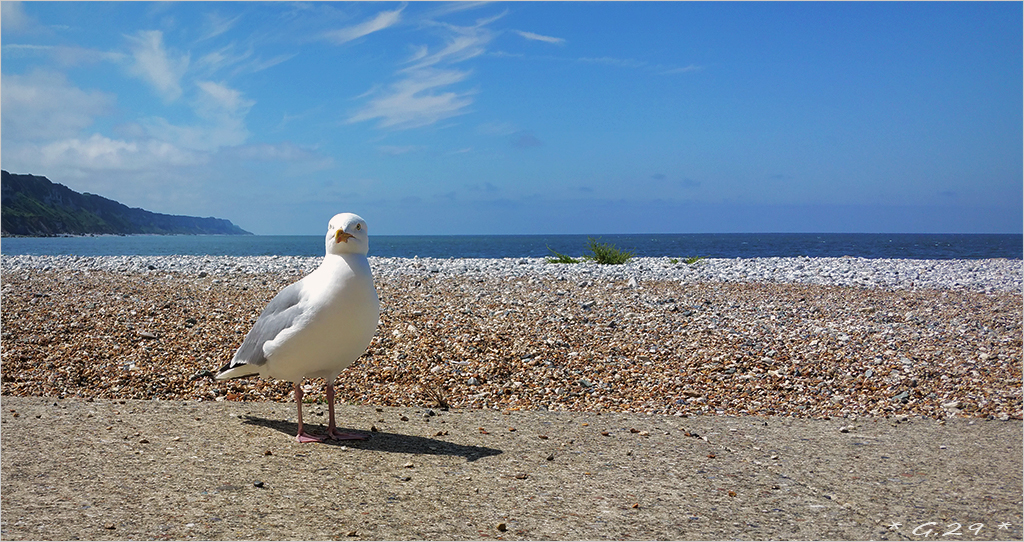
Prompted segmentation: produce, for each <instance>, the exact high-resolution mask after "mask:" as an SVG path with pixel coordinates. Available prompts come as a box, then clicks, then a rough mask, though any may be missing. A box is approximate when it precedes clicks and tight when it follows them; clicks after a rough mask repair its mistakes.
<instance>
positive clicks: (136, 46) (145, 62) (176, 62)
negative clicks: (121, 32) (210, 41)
mask: <svg viewBox="0 0 1024 542" xmlns="http://www.w3.org/2000/svg"><path fill="white" fill-rule="evenodd" d="M125 37H126V38H127V39H128V41H129V47H130V49H131V52H132V58H133V59H134V63H133V64H132V65H131V67H130V68H129V69H130V71H131V73H132V74H133V75H136V76H138V77H140V78H142V79H143V80H144V81H146V82H147V83H149V84H150V85H152V86H153V88H154V89H155V90H156V91H157V93H159V94H160V96H161V97H163V99H164V100H165V101H168V102H171V101H174V100H177V99H178V98H179V97H180V96H181V78H182V77H183V76H184V75H185V71H186V70H188V65H189V55H188V53H185V54H184V55H179V56H174V55H172V53H170V52H169V51H167V49H165V48H164V44H163V33H162V32H160V31H159V30H145V31H140V32H138V33H137V34H135V35H134V36H125Z"/></svg>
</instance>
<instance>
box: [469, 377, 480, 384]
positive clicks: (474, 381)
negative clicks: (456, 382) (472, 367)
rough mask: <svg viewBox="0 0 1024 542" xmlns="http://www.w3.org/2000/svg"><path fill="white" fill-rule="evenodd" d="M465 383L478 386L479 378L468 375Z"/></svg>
mask: <svg viewBox="0 0 1024 542" xmlns="http://www.w3.org/2000/svg"><path fill="white" fill-rule="evenodd" d="M466 384H468V385H470V386H479V385H480V380H479V379H477V377H475V376H471V377H469V380H467V381H466Z"/></svg>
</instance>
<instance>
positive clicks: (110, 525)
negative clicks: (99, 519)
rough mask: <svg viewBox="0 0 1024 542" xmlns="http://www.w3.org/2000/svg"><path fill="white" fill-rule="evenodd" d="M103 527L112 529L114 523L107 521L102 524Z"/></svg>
mask: <svg viewBox="0 0 1024 542" xmlns="http://www.w3.org/2000/svg"><path fill="white" fill-rule="evenodd" d="M103 528H104V529H113V528H114V524H113V523H107V524H106V525H104V526H103Z"/></svg>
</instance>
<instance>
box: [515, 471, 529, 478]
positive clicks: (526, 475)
mask: <svg viewBox="0 0 1024 542" xmlns="http://www.w3.org/2000/svg"><path fill="white" fill-rule="evenodd" d="M529 477H530V475H529V474H526V473H525V472H522V473H519V474H517V475H516V480H525V479H527V478H529Z"/></svg>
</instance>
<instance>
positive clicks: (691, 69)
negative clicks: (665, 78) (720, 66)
mask: <svg viewBox="0 0 1024 542" xmlns="http://www.w3.org/2000/svg"><path fill="white" fill-rule="evenodd" d="M702 69H704V68H702V67H701V66H697V65H695V64H690V65H689V66H684V67H682V68H668V69H666V70H665V71H663V72H661V73H662V74H663V75H669V74H673V73H687V72H696V71H700V70H702Z"/></svg>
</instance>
